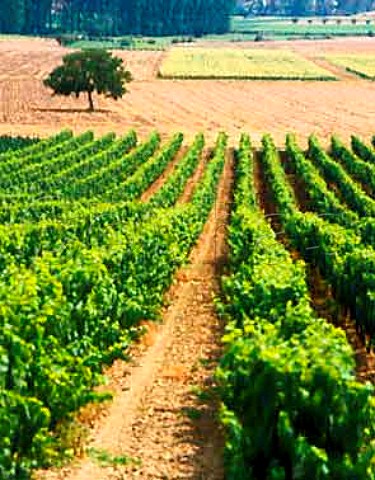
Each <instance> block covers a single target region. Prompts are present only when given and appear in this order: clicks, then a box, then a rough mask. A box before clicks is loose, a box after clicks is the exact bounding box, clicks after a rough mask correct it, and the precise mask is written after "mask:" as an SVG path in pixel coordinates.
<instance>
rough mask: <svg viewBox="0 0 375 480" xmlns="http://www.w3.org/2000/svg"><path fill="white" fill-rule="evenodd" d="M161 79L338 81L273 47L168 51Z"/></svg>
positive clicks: (298, 57) (310, 63)
mask: <svg viewBox="0 0 375 480" xmlns="http://www.w3.org/2000/svg"><path fill="white" fill-rule="evenodd" d="M159 75H160V76H161V77H162V78H182V79H184V78H193V79H194V78H213V79H215V78H222V79H231V78H232V79H239V80H241V79H250V80H251V79H253V80H255V79H259V80H262V79H263V80H335V79H336V77H335V76H334V75H332V74H331V73H330V72H328V71H326V70H324V69H323V68H321V67H319V66H317V65H315V64H314V63H312V62H309V61H307V60H306V59H304V58H303V57H301V56H300V55H297V54H295V53H292V52H289V51H283V50H271V49H262V50H260V49H258V50H257V49H250V48H247V49H225V48H216V49H215V48H211V49H209V48H175V49H172V50H171V51H170V52H168V54H167V56H166V58H165V60H164V61H163V63H162V65H161V67H160V70H159Z"/></svg>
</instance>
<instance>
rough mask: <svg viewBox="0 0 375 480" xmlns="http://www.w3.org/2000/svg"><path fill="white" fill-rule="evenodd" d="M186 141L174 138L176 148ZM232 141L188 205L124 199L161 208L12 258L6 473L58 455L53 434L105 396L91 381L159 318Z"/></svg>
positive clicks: (6, 294) (1, 426) (0, 424)
mask: <svg viewBox="0 0 375 480" xmlns="http://www.w3.org/2000/svg"><path fill="white" fill-rule="evenodd" d="M177 140H178V141H177ZM180 141H181V138H180V136H179V135H178V136H177V137H175V139H174V143H173V145H174V148H175V149H176V148H177V147H176V146H177V145H178V144H179V143H180ZM226 141H227V140H226V136H225V135H220V136H219V138H218V142H217V146H216V149H215V154H214V156H213V158H212V160H211V161H210V162H209V163H208V165H207V167H206V169H205V172H204V175H203V177H202V179H201V181H200V182H199V183H198V184H197V185H196V186H195V189H194V192H193V196H192V200H191V202H190V203H189V204H187V205H182V206H179V207H175V208H170V209H155V208H153V207H151V206H150V205H147V204H144V205H141V204H140V205H132V204H127V205H125V204H124V212H129V211H131V210H132V209H134V210H135V211H136V210H137V209H138V208H139V209H140V211H142V209H143V210H144V211H145V210H146V209H149V211H152V214H151V215H145V216H144V217H142V213H141V217H142V218H141V217H138V218H137V219H136V220H135V219H134V218H128V220H127V221H126V222H123V221H121V220H122V219H120V221H119V222H118V224H117V225H116V228H112V227H113V225H114V224H115V223H112V221H110V223H109V224H106V223H104V224H101V225H100V228H95V227H94V228H93V229H92V230H91V231H90V234H89V235H88V236H87V238H88V237H90V245H88V242H85V240H84V236H82V235H81V234H79V233H78V230H77V232H76V233H78V235H79V238H80V239H81V240H83V242H82V241H80V240H78V237H76V238H73V239H72V241H68V242H67V243H63V242H62V243H61V245H60V247H61V248H59V249H54V250H53V251H52V250H51V251H43V252H40V255H39V257H38V258H34V261H33V262H32V263H30V265H29V268H27V267H26V266H25V265H24V262H19V263H21V264H18V265H17V264H16V263H17V262H16V261H13V262H9V263H8V264H7V265H6V268H5V269H4V270H3V272H2V275H1V277H0V298H1V301H2V311H3V314H2V316H1V320H0V321H1V328H0V345H1V347H0V348H1V356H0V359H1V362H2V365H1V368H0V383H1V385H2V386H3V388H2V390H1V394H0V477H1V478H3V479H4V480H8V479H9V480H10V479H15V478H18V479H19V478H22V475H23V474H24V473H25V472H26V471H27V470H28V469H29V468H31V467H34V466H36V465H38V464H40V463H41V462H43V461H46V460H47V459H48V458H49V457H50V456H51V453H52V452H53V449H54V445H53V437H51V435H50V434H49V433H48V431H49V430H50V429H51V428H54V426H55V425H56V424H57V422H59V421H60V420H61V419H62V418H64V417H65V416H66V415H68V414H69V412H71V411H75V410H76V409H77V408H79V406H80V405H82V404H84V403H86V402H87V401H88V400H90V399H93V398H95V397H96V396H97V395H98V394H94V393H93V391H92V387H93V386H94V385H96V384H97V383H98V382H100V373H101V366H102V365H103V363H105V362H109V361H111V360H112V359H113V358H115V357H119V356H121V355H122V354H123V352H124V350H125V349H126V347H127V345H128V344H129V342H130V341H131V339H132V336H133V335H134V329H135V328H136V326H137V323H138V321H139V320H140V319H143V318H150V319H151V318H155V317H156V316H158V312H159V310H160V307H161V305H162V302H163V294H164V292H165V290H166V288H168V286H169V285H170V284H171V281H172V278H173V274H174V272H175V271H176V269H177V268H178V266H179V265H181V263H183V262H184V261H186V258H187V255H188V252H189V251H190V249H191V247H192V246H193V244H194V243H195V242H196V240H197V237H198V235H199V234H200V232H201V230H202V228H203V226H204V224H205V222H206V219H207V216H208V214H209V212H210V210H211V208H212V206H213V203H214V200H215V197H216V191H217V187H218V182H219V178H220V175H221V172H222V170H223V166H224V161H225V151H226ZM171 145H172V144H170V149H169V151H171V148H172V147H171ZM155 167H156V165H155ZM175 180H176V182H177V183H178V178H176V177H175ZM97 208H99V206H98V207H97ZM106 208H107V207H104V206H103V210H104V211H108V212H110V210H106ZM127 209H128V210H127ZM150 209H151V210H150ZM118 210H120V209H118ZM118 210H116V211H118ZM124 216H127V215H126V214H125V215H124ZM130 217H131V215H130ZM77 221H78V219H77ZM78 223H79V222H78ZM78 223H77V225H78ZM91 225H92V224H91V223H90V222H89V223H88V224H87V225H86V226H83V225H81V226H79V227H78V229H81V231H82V232H83V231H88V230H90V228H91ZM40 226H41V225H39V227H40ZM51 243H52V241H51ZM24 248H25V246H24V245H22V248H21V249H22V250H23V249H24ZM13 258H14V255H13Z"/></svg>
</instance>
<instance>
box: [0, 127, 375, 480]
mask: <svg viewBox="0 0 375 480" xmlns="http://www.w3.org/2000/svg"><path fill="white" fill-rule="evenodd" d="M183 142H184V137H183V135H182V134H181V133H176V134H174V135H172V136H171V137H170V138H169V139H165V140H163V141H161V138H160V135H159V134H158V133H157V132H154V133H152V134H150V135H149V137H148V138H146V139H145V140H144V141H142V142H140V141H139V140H138V138H137V134H136V133H135V132H134V131H130V132H128V133H127V134H125V135H124V136H122V137H116V136H115V135H114V134H112V133H109V134H107V135H105V136H103V137H100V138H94V135H93V133H92V132H90V131H88V132H85V133H83V134H81V135H79V136H74V135H73V134H72V132H70V131H62V132H61V133H59V134H57V135H55V136H53V137H50V138H47V139H43V140H39V141H36V140H35V141H34V140H32V141H31V140H30V139H29V140H25V142H22V141H21V140H20V139H19V138H17V139H15V140H14V141H13V142H12V141H10V140H9V137H4V138H1V139H0V150H4V151H3V153H1V154H0V230H1V235H0V298H1V315H0V322H1V323H0V325H1V327H0V367H1V368H0V385H1V389H0V478H1V479H2V480H20V479H26V478H28V472H30V470H31V469H33V468H35V467H38V466H42V465H48V464H50V462H53V461H56V458H57V453H58V452H59V448H60V449H61V448H62V447H61V446H60V445H59V438H58V437H56V436H54V435H53V433H52V432H54V431H55V430H56V428H57V426H58V425H61V422H63V421H64V420H66V419H67V418H69V417H70V415H71V414H72V413H73V412H76V411H77V410H78V409H79V408H80V407H81V406H83V405H85V404H87V403H88V402H90V401H93V400H95V401H100V399H102V398H106V397H105V396H104V395H103V394H101V393H99V392H98V391H95V389H94V387H95V386H96V385H98V384H100V383H101V382H102V381H103V378H102V370H103V367H104V366H105V365H108V364H110V363H111V362H112V361H113V360H114V359H116V358H122V357H123V356H124V353H126V352H127V350H128V347H129V346H130V344H131V343H132V342H133V341H134V340H135V339H136V338H137V336H138V335H139V326H140V324H141V323H142V321H143V320H144V319H148V320H149V321H152V320H158V319H159V318H160V314H161V311H162V307H163V305H164V303H165V297H164V295H165V293H166V292H167V291H168V289H169V287H170V286H171V285H172V283H173V282H174V279H175V275H176V273H177V271H178V269H179V267H181V266H183V265H184V264H186V263H187V262H188V260H189V253H190V251H191V250H192V248H193V247H194V246H195V245H198V246H199V244H197V242H198V238H199V237H200V236H201V234H202V232H203V235H204V231H205V228H204V227H205V225H207V224H210V222H212V221H213V220H212V219H213V218H214V216H210V212H213V208H214V206H215V202H216V199H217V197H218V195H219V194H220V192H221V194H223V192H224V191H225V190H224V189H223V188H221V187H220V185H226V186H227V187H228V188H227V194H226V195H227V197H226V198H224V197H219V198H221V200H220V202H221V203H223V204H225V205H229V206H228V209H229V210H230V211H229V213H230V217H229V219H228V222H227V223H228V227H229V228H228V229H226V231H225V232H226V233H225V234H226V235H227V243H228V247H229V256H228V260H227V263H226V265H225V267H226V270H225V272H224V273H225V275H224V276H223V277H222V278H221V280H222V287H221V288H222V296H221V300H220V301H219V300H218V301H217V308H218V312H220V314H221V318H222V320H225V321H226V323H227V328H226V333H225V336H224V339H223V340H224V345H225V347H224V350H223V352H222V357H221V360H220V362H219V366H218V369H217V371H216V377H215V378H216V383H217V387H215V392H216V394H217V395H219V396H220V399H221V408H220V422H221V423H222V428H223V430H224V431H225V441H226V454H225V457H226V464H225V466H226V471H227V478H233V479H248V478H252V477H251V476H250V475H252V476H254V478H275V479H276V478H280V479H281V478H287V477H286V474H287V472H289V471H290V469H291V468H292V470H293V471H295V472H301V476H300V477H299V478H306V479H310V478H311V479H317V478H327V480H328V479H330V478H337V479H339V478H340V479H344V478H347V479H349V478H355V479H356V480H365V479H369V478H370V479H371V478H374V475H375V466H374V459H375V445H374V441H375V423H374V421H373V420H374V415H375V403H374V400H373V398H374V393H375V390H374V387H373V386H372V385H371V384H365V383H363V382H359V381H358V378H360V377H359V374H358V371H356V362H355V355H354V351H353V349H352V348H351V346H350V343H349V340H348V339H347V337H346V335H345V333H344V328H349V327H345V325H346V324H347V323H345V322H344V321H342V323H340V319H341V320H342V319H343V318H345V319H346V322H347V318H348V317H350V319H351V322H352V324H353V325H355V326H356V332H357V333H356V334H355V333H354V334H355V335H357V336H356V339H357V340H356V342H359V343H361V342H362V345H363V346H366V347H367V348H368V350H371V349H372V348H373V345H374V343H375V321H374V313H375V283H374V278H375V250H374V248H375V220H374V219H375V200H374V198H375V150H374V147H373V145H372V144H370V142H365V141H363V140H362V139H360V138H358V137H356V136H353V137H352V144H351V146H350V147H348V146H346V145H344V144H343V143H342V142H341V141H340V139H339V138H337V137H333V138H332V143H331V146H330V148H329V152H327V151H326V150H325V149H323V148H322V147H321V145H320V143H319V141H318V139H317V138H316V137H315V136H311V137H310V138H309V147H308V151H307V152H305V151H303V150H302V149H301V148H300V147H299V146H298V143H297V140H296V139H295V138H294V137H293V136H292V135H288V136H287V138H286V144H285V148H284V149H283V155H282V156H280V154H279V151H278V150H277V148H276V147H275V144H274V142H273V139H272V138H271V137H270V136H269V135H265V136H264V137H263V140H262V146H261V148H260V150H257V151H256V150H255V149H254V148H253V147H252V145H251V140H250V137H249V135H248V134H243V135H242V136H241V139H240V143H239V145H237V146H236V148H235V149H234V150H233V148H229V142H228V136H227V134H226V133H225V132H222V133H219V134H218V136H217V140H216V142H215V144H214V145H210V146H205V137H204V135H203V134H202V133H197V135H196V136H195V138H194V139H193V140H192V142H191V143H190V144H188V145H186V146H185V145H184V144H183ZM373 142H374V140H373ZM2 147H4V148H2ZM207 147H209V155H207V156H205V153H204V152H205V149H206V148H207ZM199 166H201V170H200V171H199ZM228 167H229V168H228ZM231 170H232V172H233V174H234V175H233V178H234V180H233V181H232V179H231V178H232V175H231V174H230V173H228V172H230V171H231ZM197 172H198V173H199V176H196V173H197ZM291 179H293V181H290V180H291ZM159 180H162V181H161V182H160V183H159V184H158V188H156V189H152V186H154V185H155V182H156V181H159ZM301 185H302V186H303V192H304V194H303V195H301V188H300V187H301ZM150 187H151V190H150ZM190 187H191V188H190ZM147 192H148V193H149V195H148V196H145V193H147ZM186 192H188V195H185V194H186ZM182 197H183V201H182V202H181V201H180V200H181V198H182ZM220 202H218V203H220ZM266 216H267V218H266ZM270 219H273V220H272V221H270ZM221 221H222V220H221ZM221 226H222V225H221ZM280 229H281V230H282V232H283V234H282V236H280V235H279V233H280ZM205 248H206V249H207V247H205ZM316 272H319V275H320V276H321V277H322V278H321V279H320V280H319V279H318V277H317V276H316ZM218 275H220V274H218ZM314 275H315V276H314ZM195 278H196V277H194V279H195ZM202 278H203V279H205V277H202ZM318 280H319V281H318ZM200 281H203V282H204V281H205V280H200ZM195 282H197V280H195ZM314 282H315V283H314ZM314 285H315V286H316V287H317V290H315V289H314ZM203 287H204V285H203V284H202V288H203ZM318 291H319V292H318ZM317 292H318V293H319V295H318V294H317ZM317 295H318V297H317ZM194 301H195V302H198V303H199V301H200V300H199V298H197V299H194ZM317 307H319V308H317ZM204 315H206V312H204ZM321 317H322V318H321ZM205 318H206V317H205ZM352 330H353V331H355V329H353V328H352V326H350V331H352ZM356 345H357V343H356ZM356 348H358V345H357V346H356ZM184 382H185V380H184ZM168 388H169V387H168ZM270 432H272V435H269V433H270ZM275 442H276V443H275ZM275 445H277V448H274V447H275ZM244 446H246V448H245V447H244ZM65 453H66V452H65ZM60 455H61V450H60ZM103 458H105V459H111V458H112V457H110V456H109V455H107V456H104V454H103ZM113 458H114V457H113ZM125 458H126V457H124V456H121V457H116V459H123V460H124V459H125ZM260 458H261V459H262V462H260V461H259V459H260ZM124 462H125V460H124ZM125 463H126V462H125ZM259 465H261V468H262V472H263V473H262V472H259V468H260V467H259ZM261 474H262V475H263V477H259V475H261ZM296 478H297V477H296Z"/></svg>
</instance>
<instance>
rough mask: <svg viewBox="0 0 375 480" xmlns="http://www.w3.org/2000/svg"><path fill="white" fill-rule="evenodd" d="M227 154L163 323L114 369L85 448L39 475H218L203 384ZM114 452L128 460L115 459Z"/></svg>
mask: <svg viewBox="0 0 375 480" xmlns="http://www.w3.org/2000/svg"><path fill="white" fill-rule="evenodd" d="M232 156H233V155H232V154H228V159H227V162H226V166H225V169H224V174H223V176H222V179H221V181H220V185H219V192H218V197H217V202H216V205H215V207H214V209H213V211H212V212H211V214H210V216H209V219H208V221H207V223H206V226H205V228H204V231H203V233H202V235H201V236H200V238H199V241H198V243H197V245H196V246H195V248H194V249H193V251H192V252H191V255H190V264H189V265H188V266H186V267H185V268H182V269H181V270H180V271H179V272H178V273H177V275H176V282H175V284H174V285H173V286H172V288H171V290H170V292H169V293H168V296H167V300H168V307H166V308H165V311H164V315H163V324H162V325H159V326H153V327H152V328H151V329H150V330H149V332H148V334H146V336H145V337H144V339H143V345H142V352H141V353H140V354H138V355H136V356H135V358H134V359H133V361H132V362H131V363H130V364H129V363H128V364H127V366H125V367H122V368H123V371H121V369H117V370H116V368H115V369H114V371H113V375H112V378H111V379H110V380H111V384H113V385H112V386H113V387H114V388H113V389H114V390H115V391H117V395H116V396H115V398H114V401H113V403H112V404H111V405H110V407H109V410H108V411H107V412H106V414H105V415H104V416H102V418H101V420H99V421H98V422H96V423H97V424H96V425H95V426H94V429H93V431H92V435H91V440H90V442H89V444H88V448H87V449H86V451H87V452H90V451H91V454H90V453H87V454H86V455H85V456H83V458H82V459H78V460H76V461H75V462H74V463H73V464H72V465H70V466H69V467H65V468H63V469H60V470H54V471H52V470H51V471H45V472H39V474H38V476H37V478H38V479H39V480H42V479H43V480H52V479H53V480H57V479H58V480H62V479H64V480H120V479H122V480H124V479H133V478H134V479H135V478H142V479H145V480H151V479H170V480H172V479H173V480H174V479H195V480H198V479H201V480H222V479H223V478H224V472H223V443H224V442H223V436H222V432H221V429H220V426H219V424H218V422H217V420H216V415H217V400H215V398H214V395H211V394H210V392H211V390H210V387H212V386H213V385H214V378H213V373H214V371H215V368H216V365H217V360H218V358H219V357H220V354H221V342H220V339H221V336H222V333H223V324H222V322H221V320H220V318H219V317H218V316H217V314H216V312H215V307H214V303H213V296H214V295H216V294H218V292H219V279H220V276H221V274H222V272H223V270H224V268H225V264H226V254H227V245H226V240H225V237H226V224H227V220H228V216H229V212H230V200H231V187H232V181H233V161H232ZM197 393H200V395H197ZM92 452H95V455H92ZM98 453H99V454H101V457H102V461H100V460H99V461H98ZM94 457H96V459H95V458H94ZM115 457H117V459H123V458H124V457H129V458H131V459H133V460H134V462H131V463H130V464H129V465H127V466H123V465H119V464H115V463H116V462H115V461H113V459H114V458H115ZM103 458H104V461H103ZM108 459H110V460H112V462H111V461H108ZM118 463H120V462H118Z"/></svg>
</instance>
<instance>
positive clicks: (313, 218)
mask: <svg viewBox="0 0 375 480" xmlns="http://www.w3.org/2000/svg"><path fill="white" fill-rule="evenodd" d="M262 162H263V166H264V170H265V173H266V177H267V182H268V184H269V185H270V187H271V191H272V194H273V197H274V200H275V203H276V205H277V207H278V210H279V212H280V218H281V221H282V224H283V226H284V227H285V230H286V232H287V234H288V237H289V239H290V241H291V242H292V244H293V245H294V246H295V248H297V249H298V250H299V251H300V252H301V254H302V255H303V256H304V258H305V259H306V260H307V261H309V262H311V263H312V264H313V265H316V266H318V267H319V268H320V270H321V272H322V274H323V276H324V277H325V278H326V279H327V280H328V281H329V283H330V284H331V285H332V288H333V292H334V296H335V297H336V298H337V300H338V301H339V302H340V303H341V304H343V305H345V306H346V307H347V308H348V309H349V311H350V312H351V314H352V317H353V318H354V319H355V321H356V325H357V328H358V331H359V332H360V334H361V335H362V338H363V341H366V340H368V342H369V343H368V345H369V347H370V346H371V345H372V343H373V340H374V339H375V322H374V314H375V301H374V299H375V292H374V283H373V278H374V276H375V251H374V250H373V249H372V248H369V247H366V246H364V245H363V244H362V240H361V238H360V236H359V235H358V234H356V232H355V231H354V230H351V229H346V228H344V227H341V226H340V225H337V224H332V223H328V222H327V221H325V220H323V219H322V218H320V217H318V216H317V215H315V214H313V213H301V212H299V211H298V209H296V207H295V202H294V198H293V192H292V189H291V187H290V186H289V185H288V183H287V179H286V176H285V174H284V176H283V175H282V174H281V172H282V168H281V166H280V159H279V157H278V153H277V150H276V148H275V146H274V144H273V142H272V140H271V139H269V138H268V139H266V141H265V142H264V154H263V155H262Z"/></svg>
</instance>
